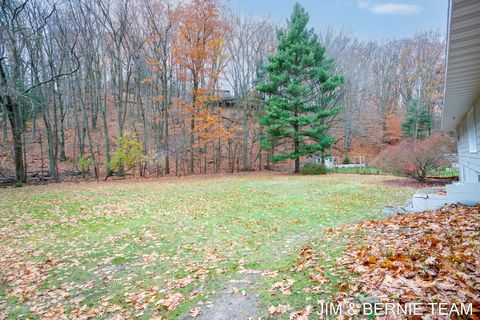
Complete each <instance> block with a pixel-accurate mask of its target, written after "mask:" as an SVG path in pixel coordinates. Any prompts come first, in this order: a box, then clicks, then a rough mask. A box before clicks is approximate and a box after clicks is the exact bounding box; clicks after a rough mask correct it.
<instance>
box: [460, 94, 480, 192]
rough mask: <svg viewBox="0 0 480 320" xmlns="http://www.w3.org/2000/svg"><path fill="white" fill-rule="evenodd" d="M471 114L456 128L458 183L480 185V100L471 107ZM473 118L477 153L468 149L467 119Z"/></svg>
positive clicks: (468, 113)
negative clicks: (471, 116)
mask: <svg viewBox="0 0 480 320" xmlns="http://www.w3.org/2000/svg"><path fill="white" fill-rule="evenodd" d="M472 108H473V113H470V110H472V109H470V110H469V112H467V114H466V115H465V117H464V118H463V119H462V121H461V122H460V123H459V125H458V126H457V135H458V163H459V166H460V181H461V182H464V183H480V99H479V100H478V101H477V102H476V103H475V104H474V105H473V106H472ZM469 115H473V116H474V118H475V122H474V124H475V132H476V138H477V139H476V143H477V152H475V153H471V152H470V148H469V137H468V122H467V117H468V116H469Z"/></svg>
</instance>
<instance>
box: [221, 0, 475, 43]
mask: <svg viewBox="0 0 480 320" xmlns="http://www.w3.org/2000/svg"><path fill="white" fill-rule="evenodd" d="M479 1H480V0H479ZM228 2H229V5H230V7H231V8H232V9H234V10H237V11H238V10H239V11H241V12H245V13H249V14H252V15H256V16H260V17H270V18H271V19H273V20H274V21H276V22H278V23H281V24H284V23H285V21H286V19H287V18H288V17H289V16H290V13H291V11H292V7H293V5H294V3H295V2H297V1H295V0H228ZM298 2H300V3H301V4H302V5H303V6H304V7H305V8H306V9H307V10H308V12H309V13H310V26H311V27H313V28H314V29H315V30H316V31H321V30H325V29H326V28H328V27H329V26H332V27H336V28H345V29H347V30H349V31H352V32H354V33H355V34H357V35H359V36H360V37H362V38H364V39H384V38H397V39H398V38H403V37H409V36H412V35H414V34H415V33H416V32H418V31H420V30H432V29H433V30H436V31H437V30H438V31H439V32H440V33H441V34H442V35H444V34H445V33H446V28H447V11H448V0H399V1H386V0H372V1H370V0H300V1H298Z"/></svg>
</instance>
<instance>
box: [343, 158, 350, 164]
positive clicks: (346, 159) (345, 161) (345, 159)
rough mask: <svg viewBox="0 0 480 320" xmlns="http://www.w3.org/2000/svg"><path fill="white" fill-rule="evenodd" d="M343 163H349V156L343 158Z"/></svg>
mask: <svg viewBox="0 0 480 320" xmlns="http://www.w3.org/2000/svg"><path fill="white" fill-rule="evenodd" d="M343 164H350V158H349V157H348V156H345V157H344V158H343Z"/></svg>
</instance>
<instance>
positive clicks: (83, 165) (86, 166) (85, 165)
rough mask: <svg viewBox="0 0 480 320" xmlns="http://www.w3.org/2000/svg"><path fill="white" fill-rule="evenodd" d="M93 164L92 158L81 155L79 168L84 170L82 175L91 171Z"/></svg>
mask: <svg viewBox="0 0 480 320" xmlns="http://www.w3.org/2000/svg"><path fill="white" fill-rule="evenodd" d="M92 164H93V161H92V159H88V158H85V157H84V156H81V157H80V158H79V159H78V163H77V166H78V169H80V171H82V176H83V177H85V175H86V173H87V172H89V171H90V166H91V165H92Z"/></svg>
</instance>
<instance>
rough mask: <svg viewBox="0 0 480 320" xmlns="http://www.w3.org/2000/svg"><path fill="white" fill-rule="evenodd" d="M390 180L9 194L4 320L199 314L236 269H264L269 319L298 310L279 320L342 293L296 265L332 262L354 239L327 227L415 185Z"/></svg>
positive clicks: (2, 224)
mask: <svg viewBox="0 0 480 320" xmlns="http://www.w3.org/2000/svg"><path fill="white" fill-rule="evenodd" d="M385 179H390V180H391V179H392V178H391V177H389V178H385V177H380V176H358V175H333V174H332V175H327V176H322V177H313V176H312V177H307V176H288V175H245V176H230V177H204V178H200V177H193V178H185V179H181V178H180V179H164V180H147V181H133V180H125V181H116V182H113V181H112V182H107V183H83V184H58V185H48V186H31V187H25V188H17V189H14V188H12V189H2V190H0V319H1V318H11V319H16V318H19V319H22V318H43V319H49V318H50V319H59V318H60V319H61V318H69V319H71V318H85V319H86V318H100V319H123V318H140V319H142V318H143V319H150V318H159V319H163V318H165V319H174V318H182V317H183V316H186V315H190V316H193V317H198V316H200V315H201V313H202V312H204V311H205V308H208V307H209V306H210V305H211V304H213V303H214V300H215V297H216V296H217V295H218V293H219V292H221V290H222V288H225V284H226V283H232V282H233V283H235V282H234V281H238V282H241V281H242V279H241V274H254V275H257V276H256V277H255V279H256V280H255V284H254V288H253V289H254V290H255V292H256V296H258V299H259V301H260V303H261V306H262V310H264V311H265V313H266V314H268V312H267V309H268V308H269V307H270V311H271V312H270V313H271V314H272V317H276V316H277V312H276V311H283V310H272V309H271V308H272V306H276V307H278V305H280V307H279V308H282V306H281V303H283V304H284V305H285V306H284V308H286V309H289V308H291V311H289V312H286V311H284V312H278V316H280V317H284V316H285V317H287V315H288V314H290V313H292V312H298V311H300V310H302V308H304V307H305V305H306V303H307V304H308V303H309V301H312V302H313V301H314V299H316V298H318V297H321V296H322V294H323V293H325V292H327V293H330V292H335V291H339V290H341V289H342V290H343V288H342V287H341V285H342V284H341V283H340V282H341V279H342V277H341V275H340V274H335V273H334V272H333V273H332V274H329V275H328V276H329V281H325V280H324V279H323V278H321V277H320V276H319V274H320V273H313V272H312V276H311V277H310V278H305V277H302V276H300V275H299V274H300V273H298V272H297V273H295V272H290V270H289V266H291V265H292V264H295V263H296V260H297V258H298V252H299V250H300V249H301V248H302V247H305V244H306V243H310V242H311V241H313V240H314V239H316V240H315V241H317V244H318V245H319V246H320V247H322V246H323V248H324V250H323V251H322V252H321V254H320V253H314V252H312V251H311V250H308V249H307V250H303V253H302V255H303V257H304V259H306V258H307V257H308V255H310V254H316V255H318V256H319V259H321V263H322V265H324V266H325V269H326V268H327V266H328V265H331V264H332V263H334V261H335V258H336V257H338V256H339V255H341V254H342V252H343V250H344V247H345V246H346V245H347V240H348V236H346V234H341V233H340V234H336V233H335V234H334V233H331V232H328V230H330V228H332V227H339V226H342V225H351V224H353V223H355V222H358V221H365V220H369V219H374V218H379V217H381V206H382V205H385V204H403V203H404V201H405V200H406V198H407V197H408V196H409V195H411V194H412V193H413V192H414V190H412V189H407V188H400V187H395V186H391V185H389V184H384V183H383V181H384V180H385ZM318 239H320V240H318ZM318 268H320V269H321V268H323V267H322V266H319V267H318ZM288 272H290V273H288ZM239 277H240V278H239ZM235 279H237V280H235ZM336 279H338V283H337V282H336ZM315 283H316V284H317V285H316V286H310V284H315ZM307 287H310V288H311V289H307V291H305V290H304V288H307ZM250 289H252V288H250ZM232 290H234V291H235V290H236V289H235V287H233V288H232ZM308 290H310V291H308ZM316 290H317V291H318V292H317V291H316ZM237 291H239V292H238V294H244V295H245V292H242V290H237ZM289 291H290V292H289ZM322 292H323V293H322ZM285 297H288V300H287V301H285ZM287 304H288V306H287ZM312 304H313V303H312Z"/></svg>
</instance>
